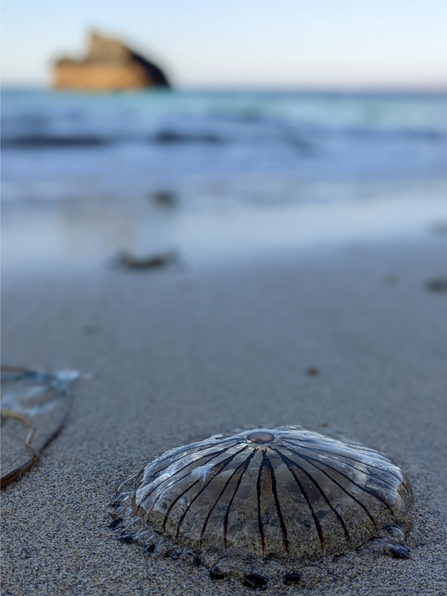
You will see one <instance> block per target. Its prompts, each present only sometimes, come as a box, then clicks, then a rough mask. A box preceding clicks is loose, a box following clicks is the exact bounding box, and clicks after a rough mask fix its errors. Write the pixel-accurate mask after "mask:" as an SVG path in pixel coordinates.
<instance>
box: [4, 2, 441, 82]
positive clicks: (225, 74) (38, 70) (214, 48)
mask: <svg viewBox="0 0 447 596" xmlns="http://www.w3.org/2000/svg"><path fill="white" fill-rule="evenodd" d="M92 29H95V30H97V31H99V32H100V33H103V34H105V35H109V36H116V37H118V38H120V39H122V40H123V41H125V42H127V43H128V44H129V45H131V46H132V47H133V48H134V49H136V50H137V51H140V52H141V53H143V54H144V55H146V56H147V57H148V58H149V59H152V60H154V61H156V62H158V63H159V64H160V65H161V66H162V67H164V68H165V69H166V71H167V73H168V75H169V76H170V78H171V79H172V80H173V82H174V84H175V85H176V86H177V87H180V88H185V89H186V88H210V89H214V88H220V89H225V88H248V89H250V88H254V89H255V88H263V89H299V88H305V89H316V90H318V89H334V90H368V89H371V90H406V89H408V90H417V91H423V90H443V91H445V90H447V35H446V31H447V1H446V0H424V1H422V0H417V1H416V0H374V1H371V0H312V1H309V0H268V1H267V0H225V2H217V1H214V0H187V1H185V0H163V1H160V0H156V1H152V0H126V1H124V0H3V2H2V82H3V84H4V85H5V86H46V85H48V84H49V82H50V80H51V63H52V61H53V60H54V59H55V58H58V57H60V56H61V55H71V56H73V57H80V56H81V55H82V52H83V51H84V50H85V47H86V39H87V32H88V31H89V30H92Z"/></svg>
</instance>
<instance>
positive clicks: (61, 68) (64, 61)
mask: <svg viewBox="0 0 447 596" xmlns="http://www.w3.org/2000/svg"><path fill="white" fill-rule="evenodd" d="M53 87H54V88H55V89H72V90H76V91H119V90H126V89H142V88H144V87H170V84H169V81H168V79H167V78H166V75H165V74H164V73H163V71H162V70H161V69H160V68H159V67H158V66H156V65H155V64H153V63H152V62H149V61H148V60H146V58H143V56H140V55H139V54H137V53H136V52H134V51H132V50H131V49H130V48H128V47H127V46H126V45H124V44H123V43H121V42H120V41H118V40H116V39H111V38H107V37H101V36H100V35H98V34H97V33H92V34H91V36H90V43H89V48H88V52H87V56H86V57H85V58H84V59H83V60H72V59H71V58H61V59H60V60H57V62H56V63H55V65H54V81H53Z"/></svg>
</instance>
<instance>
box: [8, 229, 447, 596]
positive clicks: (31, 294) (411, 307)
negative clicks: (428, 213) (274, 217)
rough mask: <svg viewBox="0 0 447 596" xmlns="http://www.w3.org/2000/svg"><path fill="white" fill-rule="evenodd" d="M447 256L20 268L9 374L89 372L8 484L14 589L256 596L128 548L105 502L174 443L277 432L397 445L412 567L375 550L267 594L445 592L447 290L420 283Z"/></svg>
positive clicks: (273, 257) (383, 254) (439, 242)
mask: <svg viewBox="0 0 447 596" xmlns="http://www.w3.org/2000/svg"><path fill="white" fill-rule="evenodd" d="M446 254H447V237H446V236H445V235H443V234H433V233H431V232H430V231H429V230H426V229H424V231H423V233H420V234H416V235H414V236H409V237H406V238H405V239H395V240H391V239H385V240H383V239H382V240H377V239H368V238H366V239H365V240H364V241H362V242H358V241H356V242H348V241H346V242H338V243H334V244H333V245H331V244H328V245H326V246H324V247H320V248H318V249H317V248H314V249H312V250H311V249H310V248H308V249H306V250H304V249H303V250H301V249H297V248H296V247H293V246H292V247H290V246H289V247H288V246H287V243H286V245H284V246H278V247H277V248H275V249H271V248H270V249H269V250H264V251H258V252H257V253H256V254H254V253H250V256H249V257H248V256H245V257H244V258H238V257H237V256H235V255H233V256H232V257H231V258H228V259H226V260H225V259H221V260H220V261H219V260H218V259H217V260H214V261H213V260H210V261H208V262H205V261H204V262H201V263H199V262H192V263H187V264H186V265H185V266H182V267H172V268H166V269H165V270H160V271H153V272H152V271H151V272H149V271H147V272H133V271H116V270H112V269H108V268H106V267H103V266H101V267H96V268H95V267H94V268H91V269H85V268H84V269H82V268H76V267H71V266H69V265H67V266H66V267H65V268H64V269H62V270H61V269H57V270H56V269H54V268H53V269H52V268H49V269H47V270H39V269H36V270H35V271H32V270H30V271H27V272H26V275H24V274H20V272H18V273H16V274H13V272H11V269H8V270H7V273H8V272H9V273H8V275H6V283H4V290H3V363H4V364H11V365H20V366H38V367H41V368H44V369H47V370H57V369H60V368H66V367H69V368H73V369H77V370H79V371H80V372H81V373H82V374H84V375H86V376H84V377H83V378H81V379H79V380H78V381H77V382H76V384H75V385H74V386H73V403H72V407H71V411H70V414H69V417H68V420H67V422H66V424H65V427H64V429H63V431H62V433H61V434H60V435H59V436H58V437H57V438H56V439H55V440H54V441H53V442H52V443H51V445H50V446H49V447H48V448H47V449H46V451H45V452H44V453H43V455H42V457H41V459H40V462H38V463H37V464H36V465H35V466H34V467H33V468H32V469H31V470H30V471H28V472H27V473H26V474H25V475H24V476H23V477H22V478H21V479H20V480H18V481H16V482H14V483H12V484H10V485H9V486H8V487H7V488H6V489H5V490H4V491H2V507H3V530H2V532H3V555H4V562H3V565H4V567H3V580H2V581H3V594H4V595H5V596H10V595H11V596H19V595H25V594H26V595H47V594H48V595H57V594H62V593H64V594H73V595H96V594H98V595H99V594H102V595H116V596H118V595H124V594H132V595H134V594H135V595H141V596H143V595H148V594H160V595H171V594H172V595H173V594H186V595H191V596H193V595H211V594H244V593H251V591H250V590H248V589H246V588H244V587H242V586H241V584H240V583H238V582H236V581H235V580H232V579H229V580H228V579H226V580H222V581H214V582H213V581H212V580H211V579H210V578H209V573H208V570H207V569H206V568H205V567H203V566H198V567H194V566H191V565H188V564H187V563H181V562H180V561H174V560H171V559H170V558H165V559H160V558H156V557H152V558H151V556H150V555H147V554H146V555H144V554H143V553H142V550H141V548H140V547H138V546H137V545H135V544H122V543H120V542H118V541H117V540H116V538H115V537H114V535H113V534H112V532H111V530H110V529H109V528H108V524H109V523H110V521H111V519H112V518H111V517H110V511H111V510H110V507H109V503H110V501H111V500H113V498H114V494H115V491H116V489H117V487H118V486H119V485H120V484H121V483H122V482H123V481H124V480H125V479H126V478H128V477H129V476H131V475H132V474H134V473H136V472H138V471H139V469H140V468H141V467H142V466H143V465H144V464H145V463H147V462H148V461H149V460H151V459H152V458H153V457H154V456H155V455H157V454H159V453H161V452H163V451H165V450H167V449H169V448H172V447H175V446H178V445H182V444H186V443H188V442H190V441H192V440H196V439H201V438H204V437H207V436H210V435H213V434H216V433H232V432H234V431H236V430H238V429H241V428H260V427H261V428H262V427H271V426H274V425H283V424H298V425H302V426H303V427H305V428H308V429H310V430H315V431H317V432H323V433H325V434H327V435H329V436H332V437H335V438H344V439H349V440H354V441H358V442H360V443H362V444H364V445H366V446H367V447H370V448H373V449H377V450H379V451H381V452H383V453H385V454H386V455H387V457H389V458H390V459H391V460H392V461H394V462H395V463H396V464H397V465H398V466H400V467H401V469H402V470H403V472H404V473H405V475H406V476H407V478H408V479H409V481H410V482H411V485H412V487H413V490H414V497H415V500H414V505H413V507H412V510H411V517H412V522H413V529H412V531H411V532H410V534H409V537H408V541H407V545H408V547H409V549H410V557H409V558H408V559H405V560H404V559H393V558H391V557H387V556H384V555H382V554H380V553H378V552H376V551H374V549H373V548H372V546H371V545H366V547H365V548H362V549H359V550H358V551H355V552H350V553H347V554H344V555H343V556H340V557H334V558H326V559H323V560H321V561H316V562H314V563H313V564H309V565H307V564H304V565H299V566H298V567H299V568H300V569H301V571H302V574H303V575H302V579H301V581H300V582H299V583H298V584H297V585H296V586H285V585H282V584H278V585H276V584H271V583H270V584H269V585H268V588H267V591H266V593H275V594H298V593H299V594H313V595H317V594H324V595H325V596H329V595H335V594H337V595H341V594H343V595H349V596H351V595H352V596H353V595H357V594H371V595H375V596H380V595H389V594H402V595H405V596H409V595H410V594H414V595H422V594H423V595H441V594H445V593H446V592H447V577H446V566H447V558H446V552H447V500H446V494H447V467H446V461H447V457H446V456H447V444H446V433H445V428H446V420H447V403H446V387H447V367H446V358H447V344H446V337H447V294H446V292H444V291H429V290H427V289H426V287H425V285H424V284H425V282H426V281H427V280H428V279H432V278H440V277H441V278H442V277H445V275H446V273H447V271H446ZM309 368H317V369H318V371H319V374H317V375H313V376H310V375H309V374H307V373H306V371H307V369H309ZM88 375H91V377H89V376H88Z"/></svg>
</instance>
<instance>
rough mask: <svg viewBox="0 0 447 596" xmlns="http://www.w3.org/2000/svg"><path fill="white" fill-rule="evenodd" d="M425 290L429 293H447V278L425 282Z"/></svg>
mask: <svg viewBox="0 0 447 596" xmlns="http://www.w3.org/2000/svg"><path fill="white" fill-rule="evenodd" d="M425 289H426V290H428V291H429V292H446V291H447V277H444V278H439V279H429V280H428V281H426V282H425Z"/></svg>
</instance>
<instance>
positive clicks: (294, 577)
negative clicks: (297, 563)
mask: <svg viewBox="0 0 447 596" xmlns="http://www.w3.org/2000/svg"><path fill="white" fill-rule="evenodd" d="M301 577H302V575H301V573H300V572H299V571H297V572H296V573H285V574H284V577H283V581H284V583H285V584H296V583H298V582H299V581H300V579H301Z"/></svg>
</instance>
